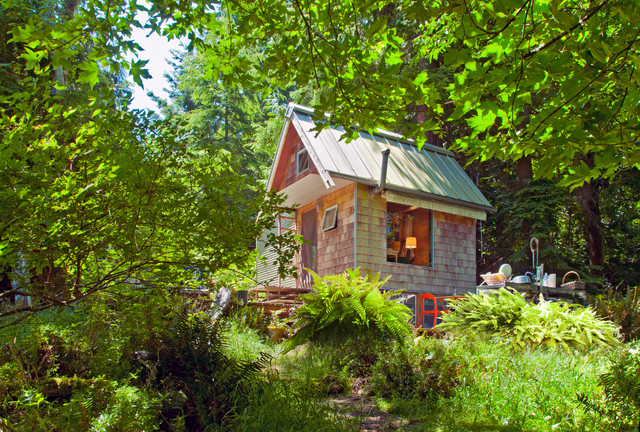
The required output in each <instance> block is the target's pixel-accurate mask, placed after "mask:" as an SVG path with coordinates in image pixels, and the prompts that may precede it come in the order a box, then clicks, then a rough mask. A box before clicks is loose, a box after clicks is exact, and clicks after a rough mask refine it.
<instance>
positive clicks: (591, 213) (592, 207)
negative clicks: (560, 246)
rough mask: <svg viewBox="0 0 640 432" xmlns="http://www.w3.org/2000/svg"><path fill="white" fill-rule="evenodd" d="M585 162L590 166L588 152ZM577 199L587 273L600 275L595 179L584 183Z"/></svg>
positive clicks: (601, 260)
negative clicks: (582, 223) (584, 238)
mask: <svg viewBox="0 0 640 432" xmlns="http://www.w3.org/2000/svg"><path fill="white" fill-rule="evenodd" d="M585 162H586V163H587V165H588V166H589V167H590V168H593V165H594V156H593V154H592V153H589V154H588V155H587V156H586V157H585ZM578 201H579V204H580V206H581V207H582V210H583V212H584V217H585V225H586V226H585V229H586V237H587V245H588V247H589V274H590V275H591V276H602V275H603V267H604V242H603V239H602V217H601V215H600V191H599V190H598V186H597V184H596V183H595V181H591V182H590V183H585V184H584V185H582V187H581V188H580V190H579V192H578Z"/></svg>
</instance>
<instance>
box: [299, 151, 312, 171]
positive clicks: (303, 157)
mask: <svg viewBox="0 0 640 432" xmlns="http://www.w3.org/2000/svg"><path fill="white" fill-rule="evenodd" d="M296 160H297V167H298V168H297V173H298V174H302V173H303V172H305V171H308V170H309V152H307V150H306V149H302V150H300V151H299V152H298V153H297V156H296Z"/></svg>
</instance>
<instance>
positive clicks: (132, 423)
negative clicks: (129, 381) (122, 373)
mask: <svg viewBox="0 0 640 432" xmlns="http://www.w3.org/2000/svg"><path fill="white" fill-rule="evenodd" d="M156 415H157V414H156V407H155V406H154V405H153V403H152V401H151V400H150V399H149V396H148V395H147V394H146V393H145V391H144V390H141V389H139V388H137V387H133V386H128V385H121V386H118V387H117V388H116V390H115V392H114V393H113V395H112V398H111V401H110V403H109V407H108V408H107V409H106V410H105V411H103V412H102V413H100V415H99V416H98V417H96V419H95V420H94V421H93V422H92V423H93V424H92V427H91V430H92V431H96V432H118V431H125V430H134V429H135V430H137V431H140V432H143V431H154V430H158V426H157V418H156Z"/></svg>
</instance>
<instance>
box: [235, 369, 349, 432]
mask: <svg viewBox="0 0 640 432" xmlns="http://www.w3.org/2000/svg"><path fill="white" fill-rule="evenodd" d="M249 399H250V401H251V402H250V404H249V406H247V408H245V409H244V410H243V411H239V412H238V413H237V414H236V415H235V416H234V417H233V418H232V419H231V420H230V423H229V428H230V430H233V431H246V432H253V431H281V432H295V431H302V430H307V431H335V432H341V431H357V430H360V429H359V428H358V425H356V424H354V423H353V422H351V423H349V422H348V421H346V420H344V419H341V418H339V417H338V416H337V415H336V414H335V412H334V411H333V410H332V409H331V408H330V407H329V406H327V405H326V404H323V403H322V402H321V401H319V400H318V399H317V396H316V395H315V394H314V393H313V392H310V391H309V389H308V388H307V387H306V386H305V385H304V383H303V385H296V384H295V383H291V382H290V381H282V380H279V379H277V377H274V376H270V377H268V382H264V383H261V384H260V386H256V387H255V388H254V392H253V393H252V394H251V397H250V398H249Z"/></svg>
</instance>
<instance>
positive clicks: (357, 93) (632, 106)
mask: <svg viewBox="0 0 640 432" xmlns="http://www.w3.org/2000/svg"><path fill="white" fill-rule="evenodd" d="M226 6H227V7H228V12H227V13H229V14H231V15H233V17H234V21H233V23H232V24H229V23H228V22H227V23H217V24H216V25H210V26H209V30H210V32H212V33H215V35H216V37H215V38H214V40H216V41H218V40H225V41H226V43H225V44H216V45H214V44H212V45H208V46H207V45H206V44H205V46H206V49H207V50H208V51H210V52H211V53H212V54H215V55H217V57H218V59H219V60H218V62H219V63H217V64H219V65H220V68H219V69H218V72H219V73H220V74H221V75H223V76H224V77H227V78H226V79H228V80H241V81H242V82H260V83H261V82H263V81H264V80H269V81H270V82H271V83H272V84H273V85H274V87H275V86H279V87H281V88H284V87H286V86H287V85H289V84H291V83H296V84H298V85H305V84H308V83H310V84H311V85H312V86H313V87H314V89H315V90H317V91H318V92H319V93H320V96H319V98H318V101H317V107H318V108H320V110H319V111H318V112H320V113H322V112H324V111H331V112H332V117H331V120H330V121H331V122H332V123H335V124H340V125H343V126H345V127H346V126H350V125H354V124H358V125H359V126H360V127H363V128H364V129H368V130H375V128H376V127H380V126H382V127H384V128H386V129H390V130H400V129H401V126H403V125H404V124H405V119H406V115H407V111H409V109H408V108H409V107H413V106H415V105H422V106H423V107H424V108H425V112H426V114H427V118H426V119H423V121H422V122H421V123H420V124H417V125H414V126H413V127H411V128H410V131H409V132H408V133H409V134H410V135H412V136H414V137H416V138H417V139H418V140H420V141H422V140H424V137H425V132H429V131H436V132H438V133H445V131H447V130H448V127H447V125H446V123H447V122H451V121H456V120H461V121H462V122H463V123H464V124H465V126H466V127H467V128H468V131H469V133H468V135H467V136H466V137H464V138H461V139H458V140H457V142H456V143H455V145H456V148H458V149H463V150H466V151H468V152H469V153H471V154H472V155H473V157H475V158H478V159H480V160H487V159H489V158H491V157H498V158H502V159H512V160H516V159H519V158H522V157H525V156H528V155H531V154H535V155H536V157H535V159H536V162H535V171H536V175H537V176H539V177H547V178H549V177H552V176H554V175H560V176H564V177H565V178H566V180H565V181H564V185H566V186H576V185H580V184H582V182H583V181H585V180H586V181H589V180H591V179H594V178H597V177H599V176H600V175H602V176H605V177H612V176H613V175H614V174H615V172H616V171H617V169H618V168H619V167H621V166H623V167H624V166H633V165H636V166H637V164H638V156H637V152H636V151H635V150H636V143H635V140H634V136H635V135H634V134H635V129H636V128H637V125H638V116H637V101H638V98H639V94H638V92H637V91H636V90H635V89H636V86H637V79H636V78H635V75H634V74H633V73H631V71H632V70H633V69H634V67H635V64H636V62H637V58H638V48H637V46H636V45H635V44H633V43H631V44H629V43H628V41H629V40H634V38H635V34H636V32H637V31H638V27H639V26H640V20H639V19H638V18H637V17H638V16H639V15H640V14H638V13H637V12H638V10H637V8H638V5H637V4H636V3H635V2H633V1H622V2H618V3H615V4H612V3H606V2H605V3H601V2H599V1H589V2H586V3H581V4H580V5H579V7H574V5H573V4H570V3H562V2H554V3H546V2H540V1H528V2H525V3H503V2H495V1H484V0H483V1H473V2H465V3H463V4H461V3H451V2H445V1H436V2H430V3H428V4H426V3H424V2H422V1H406V2H402V3H394V4H389V3H388V2H382V1H359V2H356V3H348V2H330V1H326V0H325V1H320V2H315V3H313V4H300V3H295V4H288V3H285V4H273V3H252V4H251V5H243V6H242V7H239V6H237V5H234V4H232V3H229V4H226ZM531 22H534V23H542V24H540V25H535V26H532V25H530V23H531ZM301 29H302V30H301ZM276 35H277V37H276ZM220 45H222V46H220ZM253 46H256V47H260V48H261V55H260V56H259V58H252V56H251V54H252V53H253V52H252V51H251V50H248V49H247V47H253ZM229 53H233V55H234V61H233V62H231V61H229V60H226V61H225V60H224V59H225V57H224V56H227V57H226V58H227V59H228V56H229ZM292 53H296V56H295V61H293V60H292V59H291V54H292ZM257 63H259V64H260V65H261V66H262V68H260V69H258V70H257V73H252V72H253V71H251V68H252V66H253V65H255V64H257ZM223 64H224V66H225V67H222V65H223ZM587 154H593V155H595V165H594V166H593V167H590V166H589V165H588V164H587V161H586V160H585V159H583V156H586V155H587Z"/></svg>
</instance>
